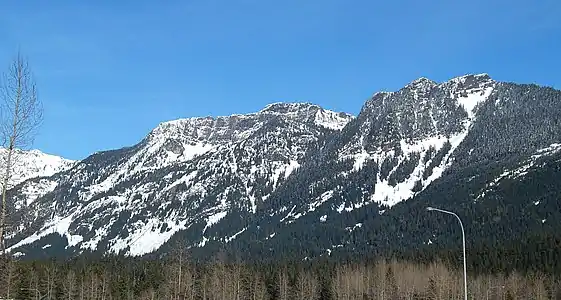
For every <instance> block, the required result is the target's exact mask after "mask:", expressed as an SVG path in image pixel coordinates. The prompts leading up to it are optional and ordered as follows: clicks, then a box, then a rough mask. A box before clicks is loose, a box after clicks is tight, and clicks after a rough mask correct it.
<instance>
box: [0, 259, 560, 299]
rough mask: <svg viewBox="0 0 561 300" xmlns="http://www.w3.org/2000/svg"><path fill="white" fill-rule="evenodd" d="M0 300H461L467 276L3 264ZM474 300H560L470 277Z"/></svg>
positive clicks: (261, 267)
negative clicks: (464, 278) (464, 277)
mask: <svg viewBox="0 0 561 300" xmlns="http://www.w3.org/2000/svg"><path fill="white" fill-rule="evenodd" d="M1 267H2V270H0V275H1V277H2V278H1V280H2V281H1V283H0V299H22V300H26V299H80V300H86V299H87V300H93V299H95V300H116V299H139V300H142V299H151V300H152V299H174V300H179V299H189V300H194V299H201V300H207V299H208V300H246V299H251V300H258V299H259V300H261V299H283V300H284V299H306V300H309V299H318V300H319V299H333V300H339V299H341V300H343V299H344V300H351V299H360V300H363V299H388V300H392V299H442V300H444V299H446V300H450V299H463V277H462V276H463V275H462V273H461V272H460V270H455V269H454V268H451V267H450V266H448V264H447V263H443V262H431V263H425V264H421V263H412V262H406V261H396V260H389V261H388V260H379V261H370V262H363V263H350V262H349V263H334V262H330V261H327V260H326V261H322V262H318V261H316V262H302V263H298V264H292V263H287V264H282V263H278V264H274V265H273V264H247V263H232V262H226V260H224V259H220V258H217V259H214V260H212V261H210V262H206V263H193V262H192V261H191V260H188V259H187V258H186V257H183V256H175V257H173V258H171V259H165V260H139V259H124V258H116V257H115V258H107V259H100V260H97V261H92V260H85V259H77V260H73V261H65V262H60V261H59V262H57V261H54V260H51V261H13V260H7V259H3V260H2V266H1ZM469 277H470V278H469V283H468V285H469V286H468V291H469V298H470V299H501V300H503V299H561V281H560V280H559V277H556V276H555V275H552V274H545V273H540V272H534V271H532V272H529V273H521V272H510V273H508V274H503V275H494V274H479V275H474V274H470V276H469Z"/></svg>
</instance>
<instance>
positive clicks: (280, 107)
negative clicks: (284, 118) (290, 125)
mask: <svg viewBox="0 0 561 300" xmlns="http://www.w3.org/2000/svg"><path fill="white" fill-rule="evenodd" d="M310 108H316V109H319V108H320V107H319V106H317V105H315V104H312V103H309V102H275V103H271V104H268V105H267V106H265V107H264V108H263V109H262V110H261V111H260V112H276V113H289V112H297V111H302V110H307V109H310Z"/></svg>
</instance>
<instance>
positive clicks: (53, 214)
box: [12, 103, 352, 255]
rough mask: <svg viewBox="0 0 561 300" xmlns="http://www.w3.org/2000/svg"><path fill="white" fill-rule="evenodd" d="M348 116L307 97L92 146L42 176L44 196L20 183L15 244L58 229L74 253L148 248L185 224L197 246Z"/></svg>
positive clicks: (254, 203) (260, 198)
mask: <svg viewBox="0 0 561 300" xmlns="http://www.w3.org/2000/svg"><path fill="white" fill-rule="evenodd" d="M351 119H352V117H351V116H350V115H348V114H344V113H335V112H332V111H328V110H324V109H322V108H320V107H319V106H316V105H312V104H308V103H275V104H271V105H268V106H267V107H265V108H264V109H262V110H261V111H259V112H257V113H252V114H247V115H233V116H228V117H217V118H211V117H206V118H189V119H180V120H175V121H170V122H165V123H162V124H160V125H159V126H158V127H157V128H155V129H154V130H153V131H152V132H150V134H148V136H147V137H146V138H145V139H144V140H143V141H141V142H140V143H139V144H137V145H135V146H133V147H130V148H125V149H120V150H114V151H107V152H101V153H96V154H94V155H92V156H90V157H88V158H87V159H85V160H83V161H81V162H78V163H77V164H76V165H75V166H74V167H73V168H72V169H70V170H68V171H66V172H62V173H59V174H57V175H55V176H53V177H51V178H46V179H43V180H44V183H43V184H44V185H45V186H47V187H48V188H47V189H45V190H44V193H43V195H41V196H40V197H37V195H38V194H40V193H35V194H34V199H31V200H30V199H29V198H27V197H28V194H27V193H25V191H26V190H27V189H28V186H34V187H35V186H37V185H38V183H37V182H34V181H27V182H25V183H23V184H21V185H20V188H19V189H18V190H17V191H13V192H14V193H13V194H14V197H15V198H16V199H17V202H18V203H27V204H29V206H28V207H27V208H26V210H25V211H23V212H22V214H23V217H22V218H23V219H24V220H25V222H24V223H20V224H21V226H20V228H19V229H18V230H17V231H16V232H15V234H14V236H13V238H12V241H14V242H15V241H17V242H15V244H14V245H12V248H17V247H19V246H22V245H26V244H29V243H33V242H35V241H37V240H39V239H41V238H44V237H47V236H49V235H51V234H59V235H60V236H63V237H65V238H66V244H67V245H65V246H67V247H76V248H77V251H82V250H88V251H96V250H101V251H108V252H113V253H121V252H124V253H126V254H128V255H142V254H146V253H149V252H151V251H153V250H156V249H158V248H159V247H160V246H161V245H162V244H163V243H164V242H166V241H167V240H168V239H169V238H170V237H171V236H172V235H174V234H175V233H176V232H178V231H180V230H194V231H195V232H196V235H197V238H196V239H195V241H194V242H193V244H198V245H201V246H202V245H204V244H205V243H206V241H207V240H208V239H209V237H207V236H205V231H206V229H207V228H208V227H210V226H211V225H213V224H215V223H217V222H219V221H220V220H221V219H222V218H224V217H226V216H229V215H232V216H231V217H232V218H240V219H243V216H244V215H250V214H254V213H255V212H256V211H257V208H258V207H259V206H260V205H262V203H263V202H265V201H266V200H267V197H268V196H269V194H270V193H271V192H272V191H274V190H275V189H276V188H277V187H278V186H279V185H280V184H281V183H282V182H283V181H284V180H285V178H286V177H287V176H288V175H289V174H290V173H291V172H293V171H294V170H295V169H296V168H298V166H299V165H300V163H302V159H303V157H304V156H305V154H306V151H307V150H308V149H309V148H310V147H311V145H312V144H314V143H316V142H317V141H318V140H320V139H323V138H324V137H325V136H328V135H330V134H333V132H335V131H337V130H340V129H341V128H342V127H344V125H345V124H346V123H347V122H348V121H350V120H351ZM52 187H54V189H53V188H52ZM211 238H214V237H211Z"/></svg>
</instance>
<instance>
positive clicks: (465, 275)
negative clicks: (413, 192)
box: [427, 206, 468, 300]
mask: <svg viewBox="0 0 561 300" xmlns="http://www.w3.org/2000/svg"><path fill="white" fill-rule="evenodd" d="M427 210H428V211H438V212H441V213H445V214H449V215H453V216H455V217H456V218H457V219H458V221H459V222H460V227H461V228H462V247H463V250H464V300H467V298H468V291H467V266H466V234H465V232H464V224H462V220H461V219H460V217H458V215H457V214H455V213H453V212H451V211H447V210H443V209H438V208H434V207H430V206H429V207H427Z"/></svg>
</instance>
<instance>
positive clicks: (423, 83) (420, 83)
mask: <svg viewBox="0 0 561 300" xmlns="http://www.w3.org/2000/svg"><path fill="white" fill-rule="evenodd" d="M436 85H437V83H436V82H435V81H433V80H430V79H428V78H426V77H420V78H417V79H415V80H413V81H411V82H410V83H409V84H407V85H406V86H405V87H406V88H414V89H418V88H432V87H434V86H436Z"/></svg>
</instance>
